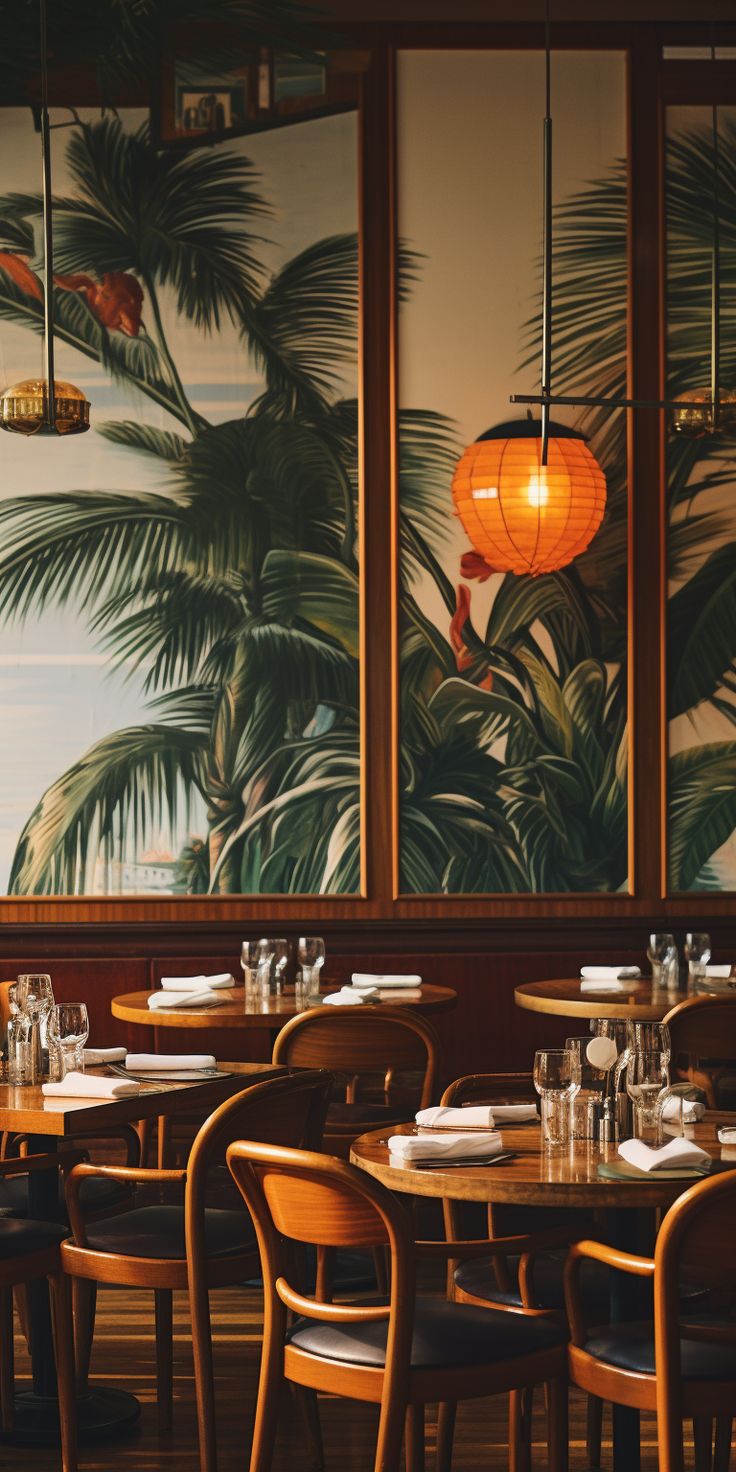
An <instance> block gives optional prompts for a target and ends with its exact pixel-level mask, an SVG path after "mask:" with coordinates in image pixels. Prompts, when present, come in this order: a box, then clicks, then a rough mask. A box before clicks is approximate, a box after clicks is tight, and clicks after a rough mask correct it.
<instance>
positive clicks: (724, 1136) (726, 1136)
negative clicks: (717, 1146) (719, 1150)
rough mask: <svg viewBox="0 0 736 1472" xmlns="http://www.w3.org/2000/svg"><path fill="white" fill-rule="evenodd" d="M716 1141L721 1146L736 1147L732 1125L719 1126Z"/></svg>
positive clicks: (735, 1132) (735, 1133)
mask: <svg viewBox="0 0 736 1472" xmlns="http://www.w3.org/2000/svg"><path fill="white" fill-rule="evenodd" d="M718 1139H719V1141H720V1143H721V1144H722V1145H736V1129H734V1127H733V1125H721V1127H720V1129H719V1131H718Z"/></svg>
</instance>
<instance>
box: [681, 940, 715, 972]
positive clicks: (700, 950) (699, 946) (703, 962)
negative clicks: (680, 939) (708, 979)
mask: <svg viewBox="0 0 736 1472" xmlns="http://www.w3.org/2000/svg"><path fill="white" fill-rule="evenodd" d="M684 951H685V960H686V961H687V975H688V982H690V983H692V984H693V985H695V984H697V982H699V981H705V976H706V967H707V965H708V962H709V961H710V956H711V944H710V936H709V935H708V933H707V931H705V930H688V932H687V935H686V936H685V945H684Z"/></svg>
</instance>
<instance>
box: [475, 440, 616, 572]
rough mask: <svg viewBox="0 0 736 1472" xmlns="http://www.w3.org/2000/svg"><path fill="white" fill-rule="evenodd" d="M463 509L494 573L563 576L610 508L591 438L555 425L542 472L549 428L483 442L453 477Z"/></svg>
mask: <svg viewBox="0 0 736 1472" xmlns="http://www.w3.org/2000/svg"><path fill="white" fill-rule="evenodd" d="M452 495H453V500H454V502H455V509H456V512H457V515H458V516H459V518H460V521H461V522H462V524H463V527H464V528H465V531H466V532H467V535H468V537H469V538H470V541H471V542H472V544H473V547H474V548H475V550H476V551H477V552H479V553H480V555H481V556H482V557H483V559H484V560H485V562H486V563H487V564H488V566H489V567H490V568H492V569H493V571H494V572H513V573H528V574H530V575H531V576H532V577H538V576H539V574H540V573H545V572H556V571H557V570H558V569H559V568H561V567H566V566H567V565H568V563H570V562H572V560H573V558H574V557H578V556H579V555H580V553H581V552H584V551H585V549H586V547H588V545H589V544H590V542H591V541H592V540H593V537H594V536H595V534H596V532H597V530H598V528H599V526H600V524H601V521H602V520H603V513H604V511H605V507H606V478H605V475H604V474H603V471H602V470H601V467H600V465H599V464H598V461H597V460H596V458H595V456H594V455H593V454H592V453H591V451H590V450H589V449H588V446H587V445H586V443H585V439H584V437H583V436H582V435H581V434H579V433H578V432H577V431H576V430H571V429H567V428H566V426H564V425H560V424H550V427H549V442H548V453H547V464H546V465H542V432H541V425H540V424H539V422H538V421H534V420H527V419H522V420H512V421H510V422H509V423H507V424H499V425H497V426H496V428H495V429H489V430H488V431H487V432H486V433H485V434H483V435H481V436H480V438H479V439H477V440H476V441H475V442H474V444H472V445H469V446H468V449H467V450H466V451H465V452H464V454H463V455H462V456H461V458H460V460H459V461H458V464H457V466H456V468H455V474H454V476H453V478H452Z"/></svg>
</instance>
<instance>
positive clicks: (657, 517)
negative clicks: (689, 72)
mask: <svg viewBox="0 0 736 1472" xmlns="http://www.w3.org/2000/svg"><path fill="white" fill-rule="evenodd" d="M659 71H660V45H659V37H658V34H657V29H656V27H655V26H643V25H638V26H636V27H634V28H633V34H632V45H631V50H630V54H629V98H628V106H629V140H628V143H629V146H628V168H629V392H630V394H631V396H632V397H633V398H638V399H658V398H660V397H661V395H662V391H663V383H662V376H663V351H662V349H663V283H662V276H661V271H662V251H661V240H662V229H661V220H662V122H661V104H660V99H659V89H658V86H657V79H658V76H659ZM628 420H629V425H628V449H629V549H630V573H629V712H630V719H631V732H632V749H631V759H630V782H629V832H630V835H631V839H632V841H631V842H630V845H629V847H630V853H631V854H632V858H633V887H634V892H635V893H636V895H637V897H638V898H639V899H647V900H651V901H652V902H653V903H655V904H656V902H657V901H658V900H659V899H660V898H661V897H662V895H663V894H664V893H665V889H664V869H665V844H664V831H665V817H666V775H667V773H666V757H665V752H666V705H665V694H666V692H665V681H666V662H665V656H666V644H665V629H666V591H667V577H666V550H667V543H666V498H665V485H664V463H663V462H664V415H663V414H662V412H661V411H659V410H656V409H639V410H637V411H635V412H633V413H632V412H631V411H629V415H628Z"/></svg>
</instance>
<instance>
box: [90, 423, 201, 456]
mask: <svg viewBox="0 0 736 1472" xmlns="http://www.w3.org/2000/svg"><path fill="white" fill-rule="evenodd" d="M95 432H96V433H97V434H100V435H102V438H103V439H105V440H110V442H111V444H113V445H120V446H121V447H122V448H123V449H125V450H135V451H136V453H139V454H143V455H154V456H155V457H156V459H157V460H168V461H170V462H171V463H172V464H176V462H177V461H179V460H181V458H182V456H183V454H184V451H185V449H186V443H187V442H186V440H185V439H183V438H182V436H181V435H180V434H173V433H172V431H171V430H170V429H158V428H157V427H156V426H155V425H153V424H143V423H140V422H139V421H138V420H136V419H108V420H107V421H103V422H102V423H101V424H99V423H96V424H95Z"/></svg>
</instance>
